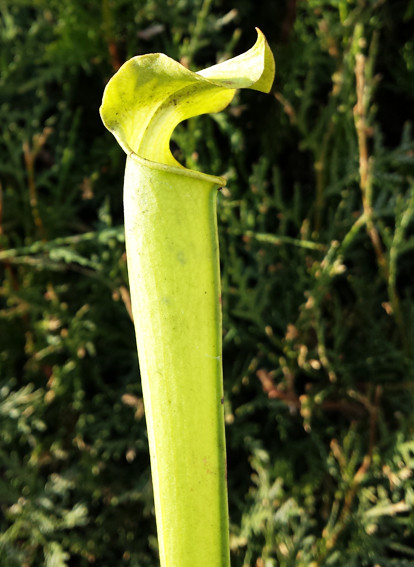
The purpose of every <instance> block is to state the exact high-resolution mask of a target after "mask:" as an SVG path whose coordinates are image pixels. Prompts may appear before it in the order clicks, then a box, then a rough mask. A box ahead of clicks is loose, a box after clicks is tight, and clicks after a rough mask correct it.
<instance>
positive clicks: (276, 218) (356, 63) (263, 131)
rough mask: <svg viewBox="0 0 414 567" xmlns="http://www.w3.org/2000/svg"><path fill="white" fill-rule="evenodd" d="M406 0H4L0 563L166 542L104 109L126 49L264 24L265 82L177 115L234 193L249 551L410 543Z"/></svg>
mask: <svg viewBox="0 0 414 567" xmlns="http://www.w3.org/2000/svg"><path fill="white" fill-rule="evenodd" d="M413 20H414V1H413V0H308V1H303V0H302V1H300V0H297V1H295V0H279V1H278V2H275V1H271V0H263V1H262V2H251V1H250V0H240V1H239V2H237V3H232V2H229V1H227V0H174V1H173V0H146V1H141V0H136V1H133V0H87V1H80V0H73V1H69V0H64V1H62V0H47V1H46V0H32V1H29V0H13V1H9V0H0V22H1V24H0V25H1V28H0V29H1V31H0V34H1V36H0V37H1V50H0V71H1V73H0V75H1V78H0V93H1V94H0V156H1V157H0V179H1V185H0V270H1V272H0V273H1V280H0V282H1V284H0V344H1V348H0V376H1V382H0V427H1V435H0V563H1V565H3V566H4V567H21V566H36V567H37V566H40V565H45V566H46V567H63V566H68V567H86V566H88V565H92V564H95V565H99V566H104V567H106V566H109V565H111V566H115V565H116V566H121V565H126V566H130V567H132V566H134V567H145V566H150V565H151V566H152V565H155V564H156V563H157V548H156V537H155V521H154V514H153V503H152V493H151V483H150V473H149V459H148V449H147V439H146V432H145V419H144V411H143V404H142V398H141V389H140V383H139V380H138V363H137V358H136V352H135V343H134V334H133V327H132V323H131V320H130V316H129V312H130V305H129V295H128V283H127V272H126V266H125V253H124V238H123V229H122V176H123V167H124V155H123V153H122V150H121V149H120V148H119V147H118V145H117V144H116V142H115V141H114V139H113V138H112V137H111V135H110V134H109V133H107V132H106V131H105V130H104V128H103V126H102V124H101V122H100V119H99V116H98V107H99V104H100V100H101V96H102V91H103V89H104V86H105V84H106V81H107V80H108V79H109V77H110V76H111V75H112V74H113V73H114V72H115V70H116V69H117V68H118V67H119V65H120V64H121V63H122V62H123V61H124V60H125V59H126V58H129V57H131V56H133V55H137V54H142V53H146V52H152V51H162V52H165V53H167V54H168V55H170V56H171V57H173V58H175V59H178V60H180V61H181V62H182V63H183V64H185V65H187V66H189V67H190V68H192V69H199V68H201V67H204V66H207V65H210V64H213V63H215V62H216V61H217V60H219V59H224V58H228V57H230V56H232V55H234V54H237V53H239V52H242V51H244V50H245V49H247V48H248V47H250V46H251V45H252V44H253V42H254V40H255V33H254V29H253V26H254V25H257V26H259V27H260V28H261V29H262V30H263V31H264V33H265V34H266V36H267V37H268V39H269V42H270V44H271V46H272V48H273V50H274V52H275V55H276V60H277V65H278V69H277V80H276V82H275V85H274V88H273V91H272V94H271V95H268V96H265V95H260V94H258V93H249V92H243V93H240V94H239V95H237V97H236V99H235V101H234V102H233V104H232V106H231V107H230V108H229V109H228V111H226V112H224V113H222V114H220V115H216V116H212V117H200V118H198V119H194V120H191V121H189V122H188V123H186V124H184V125H181V126H180V127H179V128H178V129H177V131H176V132H175V135H174V143H173V146H174V151H175V153H176V155H177V156H178V158H179V159H180V160H181V161H182V162H183V163H186V164H187V165H188V166H190V167H193V168H196V169H201V170H203V171H206V172H209V173H213V174H223V173H224V174H225V175H226V177H227V178H228V186H227V188H226V189H224V190H223V191H222V192H221V195H220V196H219V200H220V202H219V216H220V219H219V224H220V241H221V254H222V282H223V316H224V360H225V363H224V364H225V368H224V370H225V392H226V398H225V411H226V423H227V438H228V481H229V492H230V514H231V547H232V564H233V565H234V566H235V567H241V566H250V565H251V566H255V567H276V566H281V567H290V566H292V567H293V566H297V567H317V566H323V565H326V566H338V567H339V566H340V567H354V566H355V567H362V566H366V567H368V566H369V567H373V566H378V567H379V566H380V567H391V566H393V567H403V566H404V567H409V566H414V534H413V527H414V480H413V471H414V438H413V417H412V415H413V411H412V408H413V387H414V369H413V355H414V349H413V347H414V308H413V299H414V297H413V296H414V277H413V273H414V272H413V268H414V261H413V247H414V218H413V215H414V181H413V180H414V143H413V138H412V121H413V118H414V116H413V108H414V106H413V102H414V100H413V98H414V95H413V84H414V41H413V35H412V26H413V24H414V21H413Z"/></svg>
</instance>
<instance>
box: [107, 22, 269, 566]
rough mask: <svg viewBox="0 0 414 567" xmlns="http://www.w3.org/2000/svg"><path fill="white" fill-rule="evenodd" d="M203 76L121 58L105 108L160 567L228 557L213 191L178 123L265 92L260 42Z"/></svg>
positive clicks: (161, 62) (215, 180)
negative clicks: (182, 151)
mask: <svg viewBox="0 0 414 567" xmlns="http://www.w3.org/2000/svg"><path fill="white" fill-rule="evenodd" d="M257 34H258V37H257V41H256V43H255V45H254V46H253V47H252V48H251V49H250V50H248V51H247V52H246V53H243V54H241V55H239V56H238V57H235V58H233V59H230V60H228V61H225V62H224V63H219V64H217V65H214V66H212V67H209V68H208V69H204V70H202V71H199V72H198V73H195V72H192V71H189V70H188V69H186V68H185V67H183V66H182V65H180V64H179V63H177V62H176V61H174V60H172V59H170V58H169V57H167V56H166V55H163V54H159V53H155V54H149V55H142V56H139V57H134V58H132V59H131V60H129V61H127V62H126V63H125V64H124V65H123V66H122V67H121V68H120V69H119V71H118V72H117V73H116V74H115V75H114V77H113V78H112V79H111V80H110V81H109V83H108V85H107V87H106V89H105V92H104V96H103V103H102V106H101V109H100V113H101V116H102V120H103V122H104V124H105V126H106V127H107V128H108V129H109V130H110V131H111V132H112V133H113V134H114V136H115V137H116V139H117V140H118V142H119V144H120V145H121V147H122V148H123V149H124V151H125V152H126V154H127V156H128V157H127V163H126V170H125V180H124V215H125V241H126V249H127V263H128V275H129V283H130V290H131V304H132V312H133V318H134V326H135V333H136V338H137V348H138V357H139V364H140V373H141V382H142V390H143V398H144V405H145V414H146V422H147V430H148V439H149V450H150V457H151V472H152V480H153V487H154V500H155V515H156V521H157V531H158V542H159V553H160V562H161V566H162V567H228V566H229V565H230V552H229V526H228V510H227V488H226V452H225V434H224V413H223V405H222V399H223V380H222V365H221V352H222V344H221V332H222V330H221V307H220V270H219V252H218V235H217V215H216V190H217V188H219V187H221V186H223V185H225V179H224V178H222V177H218V176H214V175H209V174H207V173H201V172H198V171H194V170H192V169H188V168H185V167H184V166H183V165H181V164H180V163H179V162H178V161H176V160H175V158H174V157H173V155H172V153H171V151H170V138H171V135H172V133H173V131H174V128H175V127H176V126H177V124H179V123H180V122H182V121H183V120H186V119H187V118H190V117H193V116H197V115H200V114H204V113H210V112H219V111H220V110H223V109H224V108H225V107H226V106H227V105H228V104H229V103H230V102H231V100H232V99H233V97H234V94H235V92H236V90H237V89H239V88H251V89H255V90H258V91H262V92H269V90H270V88H271V85H272V82H273V78H274V71H275V65H274V59H273V55H272V52H271V50H270V48H269V46H268V44H267V42H266V39H265V37H264V35H263V34H262V32H261V31H260V30H257Z"/></svg>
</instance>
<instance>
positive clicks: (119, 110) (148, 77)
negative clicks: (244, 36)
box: [100, 28, 275, 169]
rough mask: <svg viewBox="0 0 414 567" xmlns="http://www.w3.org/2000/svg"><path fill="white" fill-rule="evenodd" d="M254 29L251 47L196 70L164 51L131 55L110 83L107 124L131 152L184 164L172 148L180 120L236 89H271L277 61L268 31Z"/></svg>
mask: <svg viewBox="0 0 414 567" xmlns="http://www.w3.org/2000/svg"><path fill="white" fill-rule="evenodd" d="M256 31H257V41H256V43H255V45H254V46H253V47H252V48H251V49H249V50H248V51H246V52H245V53H243V54H241V55H238V56H237V57H234V58H232V59H229V60H227V61H225V62H223V63H219V64H217V65H213V66H212V67H208V68H207V69H203V70H202V71H198V72H196V73H195V72H193V71H190V70H188V69H186V68H185V67H183V65H181V64H180V63H178V62H177V61H174V60H173V59H171V58H170V57H168V56H167V55H164V54H162V53H150V54H148V55H140V56H137V57H133V58H132V59H130V60H129V61H127V62H126V63H124V65H122V67H121V68H120V69H119V71H118V72H117V73H116V74H115V75H114V76H113V77H112V79H111V80H110V81H109V83H108V84H107V86H106V89H105V92H104V96H103V101H102V106H101V108H100V113H101V117H102V120H103V123H104V125H105V126H106V128H108V130H109V131H110V132H112V134H113V135H114V136H115V138H116V139H117V141H118V142H119V144H120V145H121V147H122V148H123V149H124V151H125V152H126V153H127V154H128V155H130V154H135V155H136V156H138V157H140V158H144V159H146V160H149V161H152V162H156V163H159V164H164V165H168V166H175V167H180V168H183V166H182V165H181V164H180V163H178V162H177V161H176V160H175V158H174V157H173V155H172V153H171V151H170V138H171V135H172V133H173V131H174V128H175V127H176V126H177V124H179V123H180V122H182V121H183V120H186V119H188V118H191V117H193V116H198V115H200V114H206V113H210V112H219V111H221V110H223V109H224V108H225V107H226V106H227V105H228V104H229V103H230V102H231V100H232V99H233V97H234V95H235V92H236V90H237V89H240V88H250V89H254V90H257V91H261V92H264V93H267V92H269V91H270V89H271V86H272V83H273V79H274V74H275V62H274V58H273V54H272V51H271V49H270V48H269V46H268V44H267V41H266V38H265V36H264V35H263V33H262V32H261V31H260V30H259V29H258V28H256ZM183 169H184V168H183Z"/></svg>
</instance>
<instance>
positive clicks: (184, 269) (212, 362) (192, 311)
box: [124, 155, 229, 567]
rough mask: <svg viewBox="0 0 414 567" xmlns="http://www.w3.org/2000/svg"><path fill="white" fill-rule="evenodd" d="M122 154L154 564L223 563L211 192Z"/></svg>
mask: <svg viewBox="0 0 414 567" xmlns="http://www.w3.org/2000/svg"><path fill="white" fill-rule="evenodd" d="M223 181H224V180H221V179H220V178H216V177H213V176H209V175H204V174H199V173H196V172H189V171H188V170H185V169H181V168H178V167H173V166H160V165H159V164H154V163H152V162H148V161H147V160H144V159H142V158H138V157H137V156H134V155H131V156H129V157H128V160H127V166H126V172H125V185H124V206H125V232H126V246H127V257H128V272H129V280H130V287H131V296H132V298H133V302H132V306H133V315H134V322H135V329H136V336H137V345H138V354H139V361H140V368H141V380H142V387H143V393H144V401H145V411H146V419H147V425H148V436H149V445H150V454H151V468H152V476H153V485H154V495H155V507H156V518H157V527H158V533H159V547H160V558H161V565H163V566H164V565H165V566H168V567H170V566H171V567H186V566H188V567H190V566H191V567H194V566H197V567H204V566H205V567H211V566H213V565H214V566H220V567H226V566H227V565H229V557H228V555H229V551H228V525H227V496H226V483H225V474H226V473H225V468H226V465H225V439H224V422H223V410H222V403H221V401H222V396H223V392H222V374H221V312H220V303H219V298H220V276H219V256H218V242H217V227H216V193H217V188H218V187H219V186H220V185H222V184H223Z"/></svg>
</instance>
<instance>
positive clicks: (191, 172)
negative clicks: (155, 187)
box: [128, 152, 227, 187]
mask: <svg viewBox="0 0 414 567" xmlns="http://www.w3.org/2000/svg"><path fill="white" fill-rule="evenodd" d="M128 157H129V158H130V159H131V160H133V161H134V162H136V163H137V164H140V165H142V166H143V167H149V168H151V169H158V170H159V171H165V172H169V173H172V174H175V175H184V176H185V177H190V178H193V179H200V180H204V181H207V182H209V183H214V184H215V185H218V186H219V187H224V186H225V185H226V182H227V181H226V179H225V178H224V177H219V176H217V175H210V174H209V173H203V172H202V171H196V170H195V169H188V168H187V167H183V166H179V165H167V164H165V163H160V162H157V161H151V160H149V159H145V158H143V157H140V156H139V155H137V154H134V152H130V153H129V154H128Z"/></svg>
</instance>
